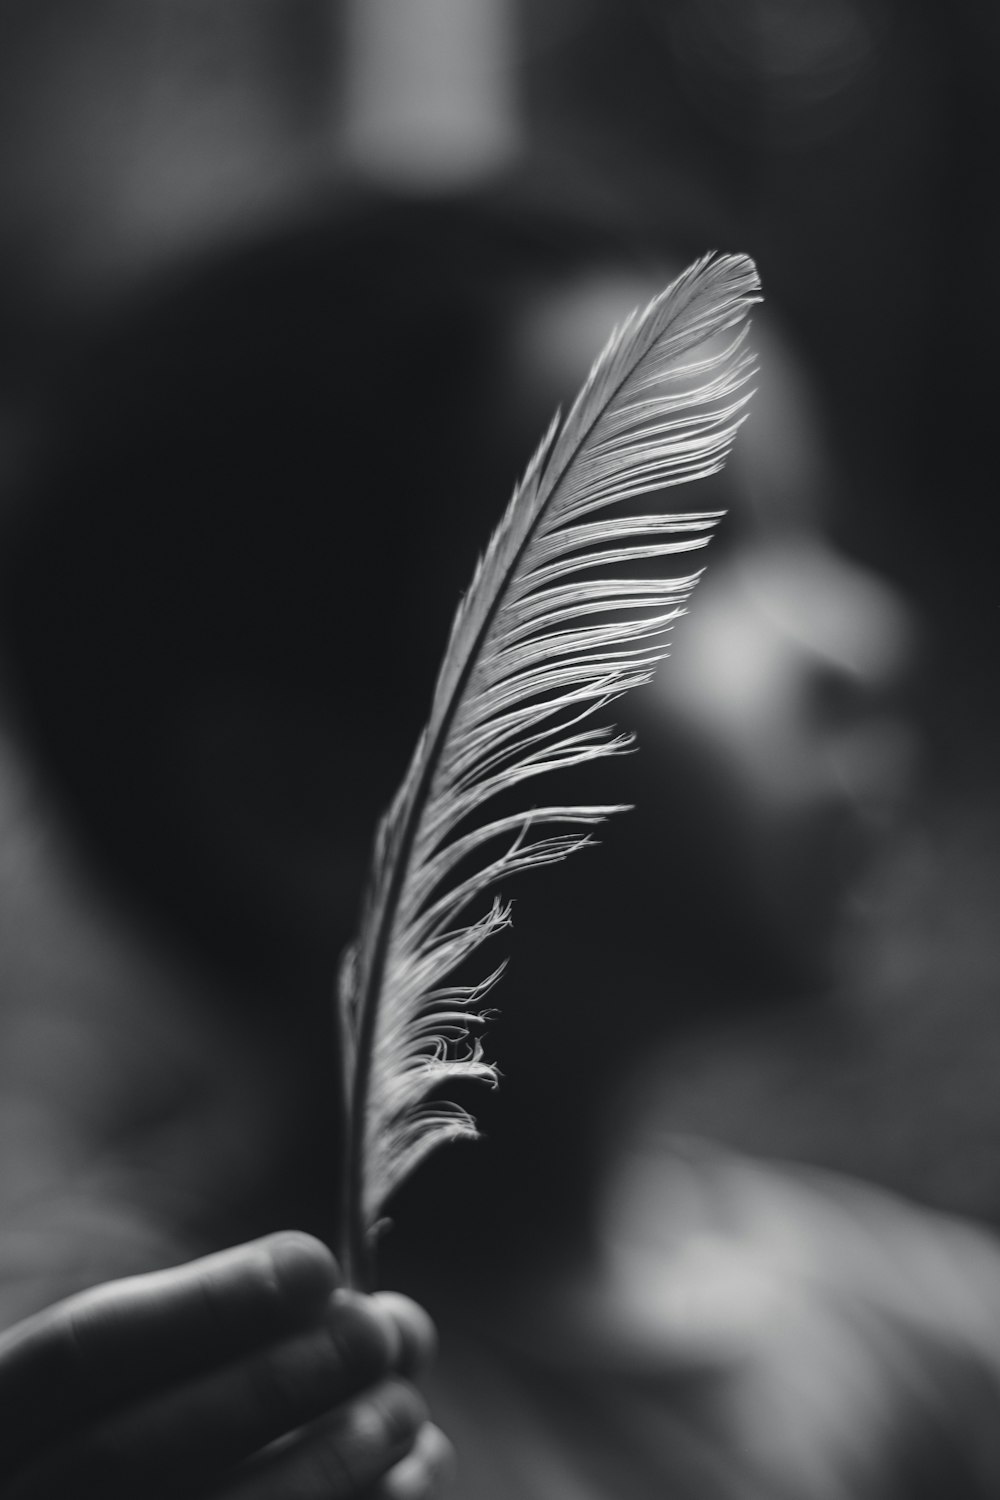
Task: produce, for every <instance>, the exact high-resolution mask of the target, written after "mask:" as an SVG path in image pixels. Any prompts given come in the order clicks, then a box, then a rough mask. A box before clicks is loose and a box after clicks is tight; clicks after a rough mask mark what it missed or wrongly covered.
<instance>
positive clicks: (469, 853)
mask: <svg viewBox="0 0 1000 1500" xmlns="http://www.w3.org/2000/svg"><path fill="white" fill-rule="evenodd" d="M756 301H759V283H758V280H757V273H756V270H755V268H754V265H753V262H752V261H750V260H749V259H747V258H746V257H745V256H724V255H710V256H706V257H704V258H703V259H702V260H700V261H698V262H696V263H695V264H694V265H693V266H691V267H690V268H689V269H688V270H687V271H685V272H684V273H683V274H682V275H681V276H679V277H678V278H677V280H676V281H674V282H673V283H672V284H671V285H670V286H669V287H668V288H667V289H666V291H664V292H662V293H661V294H660V295H659V296H658V297H656V298H654V300H653V301H652V302H651V303H650V304H649V305H648V307H646V308H645V309H644V310H642V311H641V312H640V311H637V312H634V313H633V314H632V315H631V316H630V317H629V318H628V319H626V321H625V322H624V324H623V325H622V326H621V327H620V328H619V329H617V330H616V332H615V333H614V334H613V336H612V338H611V339H610V341H609V342H608V344H607V346H606V348H605V349H604V351H603V352H602V354H601V355H600V357H599V358H598V359H597V361H596V363H595V364H594V367H593V369H592V370H591V372H590V375H589V376H588V378H587V381H586V383H585V384H584V387H583V389H582V390H581V392H580V394H579V395H578V396H577V398H576V400H575V401H574V403H573V405H572V407H571V408H570V410H569V412H568V414H567V415H566V417H565V419H563V420H560V419H559V418H557V419H556V421H555V422H554V423H553V425H552V427H551V428H550V430H549V432H548V434H547V435H546V437H545V439H544V440H543V442H542V444H541V446H540V448H539V449H538V452H537V453H536V454H535V456H534V458H533V459H532V461H531V463H530V465H529V466H528V470H527V473H526V474H525V476H524V479H523V480H522V481H521V483H520V485H518V487H517V489H516V491H515V493H514V496H513V498H512V500H511V502H510V504H509V506H508V507H507V511H506V513H505V514H504V516H503V519H502V520H501V522H500V524H499V526H498V527H497V529H496V531H495V532H494V534H493V536H492V538H491V540H490V543H489V546H488V547H487V549H486V551H485V553H484V554H483V556H482V558H481V560H480V562H479V565H478V567H477V569H476V573H475V576H474V578H473V580H472V584H471V586H470V587H469V590H468V592H467V593H466V595H465V597H464V598H463V600H462V602H461V604H460V606H459V608H458V611H457V613H456V615H455V619H454V622H453V624H452V628H451V634H450V637H449V640H448V644H447V647H446V650H445V654H444V659H443V661H442V663H441V667H440V670H439V673H438V679H437V683H436V686H435V689H434V695H433V699H432V703H431V711H430V717H429V719H428V721H427V724H426V726H425V728H424V730H423V732H422V734H421V736H420V739H419V741H418V744H417V747H416V750H415V751H414V754H413V758H412V760H411V762H410V765H409V768H408V770H407V772H406V775H405V777H404V779H403V783H402V785H401V786H400V788H399V790H398V792H397V793H396V796H395V798H394V800H393V802H392V805H391V807H390V808H389V810H388V812H387V813H386V814H385V816H384V817H383V819H382V821H381V823H380V826H379V829H378V833H377V836H376V841H375V851H374V858H373V865H372V871H371V875H370V884H369V890H368V894H367V898H366V902H365V909H364V913H363V919H362V925H361V931H360V934H359V936H358V938H357V941H356V942H355V943H354V945H353V946H352V947H351V948H350V949H349V951H348V952H347V954H345V957H344V961H343V965H342V968H341V974H340V986H339V1025H340V1033H341V1049H342V1060H343V1068H344V1078H343V1085H344V1101H345V1115H346V1117H345V1145H344V1150H345V1157H344V1170H343V1183H342V1191H343V1198H342V1204H341V1221H340V1243H339V1246H338V1248H339V1251H340V1255H341V1259H342V1263H343V1266H344V1271H345V1275H346V1276H347V1278H348V1281H349V1283H351V1284H355V1285H362V1284H365V1283H366V1282H367V1281H368V1279H369V1271H370V1266H369V1258H370V1245H371V1239H372V1235H373V1232H374V1228H375V1226H376V1224H377V1222H378V1220H379V1217H380V1215H381V1212H382V1208H383V1205H384V1204H385V1201H386V1199H387V1198H388V1197H389V1195H390V1194H391V1193H392V1192H393V1191H394V1189H395V1188H396V1187H398V1186H399V1184H400V1183H401V1182H402V1181H403V1179H404V1178H405V1177H407V1176H408V1175H409V1173H410V1172H412V1171H413V1169H414V1168H415V1167H416V1166H417V1165H418V1163H419V1162H420V1161H422V1160H423V1158H424V1157H425V1156H426V1155H427V1154H428V1152H430V1151H432V1150H434V1148H435V1147H437V1146H439V1145H441V1144H442V1143H444V1142H446V1141H450V1140H455V1139H459V1138H461V1137H469V1136H474V1135H475V1134H476V1127H475V1123H474V1121H473V1119H472V1118H471V1116H470V1115H469V1114H468V1113H467V1111H466V1110H464V1109H463V1108H461V1107H460V1106H459V1105H457V1104H455V1103H452V1102H450V1101H448V1100H441V1099H439V1098H438V1097H436V1094H437V1091H438V1089H439V1087H440V1086H441V1085H442V1084H448V1083H450V1082H452V1081H454V1080H457V1079H462V1078H473V1079H480V1080H483V1081H486V1082H495V1080H496V1074H495V1071H494V1069H493V1067H492V1065H491V1064H490V1063H489V1062H487V1061H486V1060H485V1058H484V1056H483V1052H482V1045H481V1042H480V1040H479V1038H478V1036H477V1035H475V1034H474V1032H475V1028H478V1027H479V1026H481V1024H482V1019H483V1017H482V1014H481V1011H480V1009H479V1006H480V1002H481V1001H482V999H483V998H484V996H485V995H486V994H487V993H488V991H489V990H490V989H491V988H492V986H493V985H494V984H495V982H496V980H497V979H498V978H499V975H500V973H501V969H495V970H494V971H493V973H491V974H490V975H489V976H488V977H486V978H484V979H483V980H482V981H481V982H480V983H478V984H475V985H458V984H455V983H449V980H450V979H452V977H453V976H454V975H455V973H456V971H457V970H458V969H459V967H460V966H461V965H463V964H464V963H465V961H466V960H467V959H468V958H469V956H470V955H471V954H473V953H474V952H475V951H476V949H478V948H479V947H480V946H481V944H482V943H484V942H485V941H486V940H487V938H489V937H492V936H493V935H494V934H495V933H497V932H499V931H500V930H501V929H502V928H504V927H506V926H507V925H508V923H509V907H508V906H506V905H505V904H504V903H503V901H502V900H501V898H500V896H499V895H497V894H496V891H497V888H498V886H499V885H500V884H501V882H504V881H505V880H506V878H507V876H509V875H513V874H516V873H517V872H518V871H521V870H526V869H534V868H537V867H538V866H539V865H543V864H550V863H552V862H553V861H556V860H560V859H562V858H564V857H565V856H566V855H567V854H570V853H572V852H573V851H574V850H576V849H579V848H582V847H583V846H584V845H585V844H586V843H588V842H589V839H590V835H589V834H588V833H586V832H584V831H583V830H585V829H588V828H590V827H593V826H594V825H595V824H598V823H600V822H601V821H602V820H603V819H604V818H605V817H607V816H608V814H610V813H612V812H616V811H620V810H621V809H620V808H618V807H594V806H579V807H576V806H549V807H545V806H543V807H529V808H526V809H525V810H523V811H519V812H514V813H510V812H504V813H502V814H500V815H497V814H496V811H495V809H494V811H493V813H492V815H491V811H490V804H492V803H493V802H494V800H495V799H496V798H497V797H498V796H500V795H501V794H502V793H509V792H510V791H511V789H512V788H515V787H517V786H518V785H519V784H521V783H524V782H528V781H530V780H531V779H532V778H534V777H536V776H540V775H542V774H543V773H544V772H546V771H549V770H554V769H556V768H563V767H566V766H572V765H579V764H581V763H582V762H584V761H590V760H594V759H597V758H599V757H602V756H608V755H615V754H618V753H620V752H621V751H622V750H624V749H626V748H627V747H628V746H629V745H630V743H631V736H629V735H621V734H616V733H615V731H614V730H613V729H609V728H605V727H592V726H588V725H587V724H586V720H588V719H589V717H590V716H591V715H592V714H594V713H595V712H597V711H598V710H599V709H601V708H603V707H604V706H605V705H606V704H608V703H610V702H611V701H612V700H613V699H615V698H617V697H618V696H620V695H621V694H622V693H624V692H626V691H627V690H628V689H629V688H632V687H637V686H639V685H640V684H642V683H644V682H648V681H649V679H650V677H651V675H652V673H653V671H654V669H655V667H656V665H657V663H658V662H659V661H660V660H662V658H663V657H664V656H665V654H666V633H667V632H668V630H669V627H670V625H671V623H672V622H673V621H674V620H675V619H676V618H677V616H678V615H679V614H680V613H682V612H683V604H684V601H685V599H686V598H687V596H688V594H689V593H690V591H691V589H692V588H693V586H694V584H695V582H696V581H697V578H698V573H697V572H695V573H689V574H687V575H685V576H683V577H666V578H649V577H634V578H631V579H629V578H625V577H623V576H621V575H622V571H623V568H622V565H623V564H648V562H649V560H651V559H661V558H664V557H667V556H669V555H672V554H674V553H678V552H687V551H691V550H693V549H695V548H700V547H703V546H704V545H705V543H706V542H707V540H708V533H709V531H710V529H711V527H712V525H713V524H714V522H715V520H716V519H717V518H718V513H717V512H707V511H704V512H697V511H694V512H687V513H684V514H678V515H671V514H667V513H664V512H663V511H658V512H656V513H655V514H650V515H637V514H635V513H634V509H632V508H628V509H626V508H625V503H626V502H634V501H635V500H636V498H637V497H639V496H642V495H645V494H649V493H652V492H656V491H660V490H662V489H665V488H667V487H669V486H673V485H677V484H683V483H686V482H687V481H689V480H695V479H700V478H702V477H704V476H706V475H709V474H713V473H715V472H716V471H717V470H718V469H720V468H721V467H722V465H723V463H724V462H725V458H726V455H727V453H728V451H729V448H730V446H731V444H732V441H733V438H734V436H735V434H736V431H737V429H738V427H739V425H740V423H741V422H742V420H743V418H744V414H745V413H744V408H745V406H746V403H747V402H748V400H749V399H750V392H749V390H748V389H747V383H748V381H749V379H750V376H751V374H752V371H753V357H752V355H751V354H750V353H749V351H748V349H747V347H746V319H747V314H748V312H749V309H750V307H751V305H752V304H753V303H754V302H756ZM613 507H614V508H616V510H617V513H616V514H611V515H607V516H601V515H600V513H601V512H603V511H607V510H610V509H611V508H613ZM640 571H642V570H641V569H640ZM553 829H561V830H562V831H556V832H553V831H552V830H553ZM539 830H548V831H542V832H539ZM485 901H489V905H488V907H487V909H486V910H485V911H483V912H481V913H480V914H479V915H478V916H471V917H470V916H469V915H468V909H469V907H470V906H475V904H476V903H477V902H481V903H482V902H485Z"/></svg>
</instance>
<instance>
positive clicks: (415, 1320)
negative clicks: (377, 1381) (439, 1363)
mask: <svg viewBox="0 0 1000 1500" xmlns="http://www.w3.org/2000/svg"><path fill="white" fill-rule="evenodd" d="M371 1300H372V1301H373V1302H374V1303H375V1304H376V1306H377V1307H379V1308H380V1309H381V1310H382V1311H383V1312H385V1313H387V1314H388V1316H389V1317H390V1319H391V1320H392V1323H393V1326H394V1327H395V1329H396V1332H397V1335H398V1339H399V1353H398V1355H397V1357H396V1359H395V1360H394V1362H393V1367H394V1369H396V1370H398V1371H399V1373H400V1375H405V1376H407V1378H408V1379H412V1378H413V1377H414V1376H416V1375H419V1374H420V1373H421V1371H423V1370H426V1369H427V1368H428V1366H429V1365H430V1364H432V1362H433V1360H434V1356H435V1355H436V1353H437V1330H436V1329H435V1327H434V1324H433V1322H432V1321H431V1319H430V1317H429V1316H428V1314H427V1313H426V1312H425V1311H424V1309H423V1308H422V1307H421V1306H420V1305H419V1304H418V1303H416V1302H414V1301H413V1300H412V1298H410V1297H404V1296H403V1295H402V1293H401V1292H376V1293H375V1294H374V1295H373V1297H372V1299H371Z"/></svg>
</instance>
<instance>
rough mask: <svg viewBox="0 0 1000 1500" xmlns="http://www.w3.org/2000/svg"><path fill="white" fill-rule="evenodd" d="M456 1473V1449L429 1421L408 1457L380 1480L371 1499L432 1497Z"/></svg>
mask: <svg viewBox="0 0 1000 1500" xmlns="http://www.w3.org/2000/svg"><path fill="white" fill-rule="evenodd" d="M454 1472H455V1450H454V1449H453V1448H452V1446H451V1443H450V1442H449V1441H448V1439H447V1438H446V1437H445V1435H444V1433H443V1432H442V1431H441V1429H440V1427H435V1426H434V1424H433V1423H432V1422H425V1423H424V1425H423V1426H422V1427H421V1429H420V1431H419V1432H418V1433H417V1437H416V1441H415V1442H414V1444H413V1447H412V1448H411V1449H410V1451H409V1453H408V1454H407V1455H406V1457H405V1458H401V1459H400V1461H399V1463H398V1464H394V1465H393V1467H392V1468H391V1469H390V1470H389V1472H388V1473H387V1474H386V1475H385V1476H384V1477H383V1478H382V1479H380V1480H379V1482H378V1484H377V1485H376V1486H375V1488H374V1490H373V1491H372V1495H371V1500H430V1497H431V1496H434V1495H438V1494H440V1493H441V1488H442V1486H443V1485H446V1484H447V1482H448V1480H449V1479H451V1477H452V1476H453V1474H454Z"/></svg>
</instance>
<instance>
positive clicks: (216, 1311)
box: [0, 1232, 338, 1473]
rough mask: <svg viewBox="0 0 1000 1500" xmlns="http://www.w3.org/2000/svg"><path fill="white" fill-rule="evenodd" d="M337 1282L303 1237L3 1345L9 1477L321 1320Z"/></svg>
mask: <svg viewBox="0 0 1000 1500" xmlns="http://www.w3.org/2000/svg"><path fill="white" fill-rule="evenodd" d="M337 1279H338V1273H337V1268H336V1263H335V1261H334V1259H333V1257H332V1255H331V1254H330V1252H329V1250H327V1249H326V1247H325V1246H324V1245H322V1244H320V1242H319V1241H318V1240H314V1239H312V1238H311V1237H310V1236H308V1235H303V1234H299V1233H297V1232H286V1233H282V1234H276V1235H270V1236H268V1237H267V1238H266V1239H262V1240H257V1241H254V1242H253V1243H251V1244H248V1245H241V1246H238V1247H236V1248H235V1249H232V1250H224V1251H222V1252H220V1253H219V1254H216V1255H210V1256H206V1257H205V1258H204V1259H202V1260H198V1261H192V1262H191V1263H190V1264H188V1265H184V1266H178V1267H174V1268H173V1269H171V1270H168V1271H157V1272H153V1273H152V1274H150V1275H146V1276H137V1277H130V1278H129V1279H128V1280H125V1281H119V1282H109V1283H107V1284H106V1285H104V1286H100V1287H95V1288H93V1289H91V1290H90V1291H87V1292H82V1293H80V1294H79V1295H77V1296H75V1297H70V1298H68V1299H67V1300H66V1301H65V1302H61V1303H58V1304H57V1305H56V1306H55V1307H51V1308H47V1309H46V1310H45V1311H44V1312H42V1313H38V1314H37V1315H36V1316H35V1317H33V1318H29V1319H27V1320H26V1321H25V1322H23V1323H20V1324H18V1325H17V1326H16V1327H15V1328H13V1329H11V1330H10V1332H9V1333H8V1334H6V1335H4V1336H3V1337H2V1338H0V1411H3V1412H4V1416H5V1420H4V1423H3V1436H2V1437H0V1473H2V1472H3V1471H4V1466H5V1465H8V1466H9V1464H10V1463H11V1462H12V1461H13V1460H14V1459H15V1458H17V1457H18V1456H19V1455H21V1454H23V1453H26V1452H29V1451H30V1450H31V1449H32V1447H33V1446H34V1445H35V1444H38V1443H42V1442H45V1441H46V1440H47V1439H48V1438H49V1436H50V1435H52V1434H55V1435H59V1434H61V1433H62V1432H64V1431H65V1430H66V1428H67V1426H69V1425H71V1424H73V1423H77V1422H80V1421H81V1420H83V1419H84V1418H86V1417H88V1416H90V1415H91V1414H93V1413H97V1412H101V1411H104V1410H108V1409H109V1408H110V1407H111V1406H113V1405H114V1404H115V1403H117V1402H119V1401H121V1400H123V1399H126V1398H134V1397H136V1396H140V1395H142V1394H145V1393H146V1392H149V1391H151V1390H154V1389H156V1388H157V1387H163V1386H165V1385H166V1384H168V1383H169V1382H171V1381H174V1380H178V1379H183V1378H184V1377H186V1376H188V1375H191V1374H195V1373H198V1372H201V1371H203V1370H206V1369H210V1368H212V1367H213V1366H218V1365H220V1364H223V1363H224V1362H227V1361H230V1360H233V1359H235V1358H238V1357H239V1356H240V1355H242V1354H244V1353H247V1352H249V1351H250V1350H253V1349H255V1348H259V1347H261V1346H262V1345H264V1344H266V1343H267V1342H268V1341H270V1340H273V1339H275V1338H279V1337H281V1335H283V1334H286V1333H289V1332H292V1331H293V1330H294V1329H296V1328H300V1327H302V1326H304V1325H305V1324H306V1323H308V1322H309V1321H310V1319H315V1318H316V1317H317V1316H318V1315H319V1314H320V1312H321V1310H322V1309H323V1308H324V1307H325V1306H326V1304H327V1302H328V1300H329V1298H330V1294H331V1291H332V1290H333V1288H334V1287H335V1285H336V1283H337Z"/></svg>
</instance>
